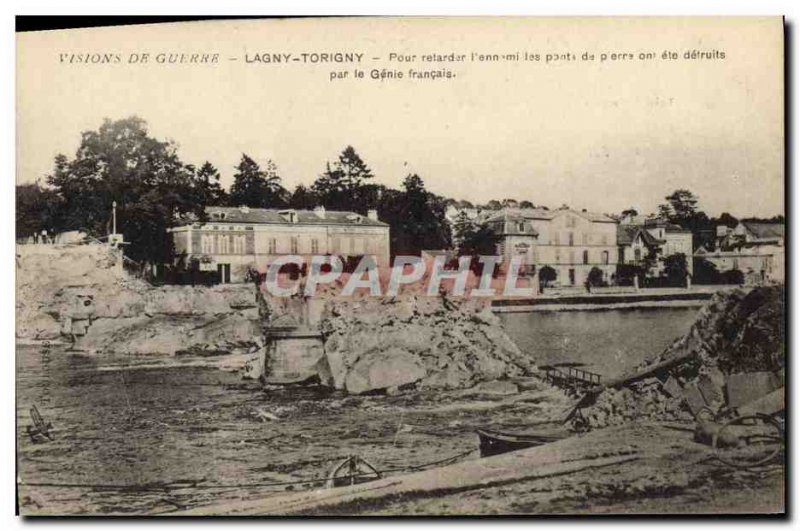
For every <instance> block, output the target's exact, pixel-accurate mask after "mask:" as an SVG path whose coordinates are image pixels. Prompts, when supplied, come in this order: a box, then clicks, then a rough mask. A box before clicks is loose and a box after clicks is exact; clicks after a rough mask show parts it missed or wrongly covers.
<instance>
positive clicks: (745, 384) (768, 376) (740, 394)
mask: <svg viewBox="0 0 800 531" xmlns="http://www.w3.org/2000/svg"><path fill="white" fill-rule="evenodd" d="M780 386H781V382H780V378H778V376H776V375H775V374H774V373H772V372H767V371H762V372H746V373H739V374H731V375H730V376H728V382H727V384H726V390H727V394H728V406H730V407H739V406H741V405H744V404H747V403H749V402H753V401H755V400H757V399H759V398H761V397H762V396H765V395H768V394H769V393H771V392H772V391H774V390H775V389H777V388H778V387H780Z"/></svg>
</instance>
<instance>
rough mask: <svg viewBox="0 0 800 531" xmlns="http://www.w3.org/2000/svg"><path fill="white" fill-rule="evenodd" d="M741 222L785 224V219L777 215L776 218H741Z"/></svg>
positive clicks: (781, 215)
mask: <svg viewBox="0 0 800 531" xmlns="http://www.w3.org/2000/svg"><path fill="white" fill-rule="evenodd" d="M741 221H754V222H756V223H786V218H785V217H784V216H783V214H778V215H777V216H772V217H771V218H758V217H752V216H751V217H749V218H742V219H741Z"/></svg>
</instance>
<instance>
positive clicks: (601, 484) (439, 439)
mask: <svg viewBox="0 0 800 531" xmlns="http://www.w3.org/2000/svg"><path fill="white" fill-rule="evenodd" d="M221 362H224V360H219V359H191V358H173V359H171V360H159V361H155V360H154V359H152V358H150V359H148V358H136V357H126V358H117V359H114V358H95V357H90V356H86V355H82V354H79V353H70V352H66V351H64V350H58V349H55V348H53V349H46V350H45V349H42V348H41V347H19V348H18V350H17V370H18V374H17V423H18V429H17V442H18V470H17V473H18V479H19V482H20V485H19V501H18V502H19V504H20V511H21V513H22V514H27V515H34V514H36V515H54V514H125V515H136V514H139V515H143V514H173V513H175V512H179V511H181V510H186V509H191V508H197V507H203V506H206V505H215V504H220V503H224V502H225V501H226V500H230V501H236V500H249V499H257V498H263V497H270V496H273V495H274V496H278V495H285V494H287V493H291V492H293V491H295V492H296V491H306V490H312V489H318V488H320V485H321V480H324V478H325V477H326V476H327V474H328V472H329V470H330V469H331V468H332V467H333V466H334V465H335V463H336V462H337V461H338V460H340V459H342V458H344V457H346V456H347V455H350V454H357V455H359V456H361V457H362V458H364V459H366V460H367V461H369V462H370V463H372V464H373V465H375V466H376V467H377V468H379V469H381V470H385V471H387V472H386V474H387V475H399V474H404V473H408V472H411V471H412V470H414V467H421V466H422V467H424V466H425V465H427V464H429V463H436V462H439V461H446V460H447V459H448V458H451V457H453V456H460V457H459V460H460V461H464V460H474V459H478V452H477V447H478V441H477V436H476V435H475V432H474V430H475V429H476V428H478V427H488V428H495V429H504V428H514V427H520V426H525V425H529V424H531V423H533V422H541V421H544V420H547V419H550V418H553V417H554V416H555V415H556V414H558V413H559V412H561V411H563V409H564V408H565V407H566V406H567V405H569V403H570V400H569V398H567V397H566V396H564V395H563V394H561V393H560V392H558V391H554V390H552V389H546V388H544V387H542V388H537V387H536V386H535V385H534V386H532V387H530V388H528V389H527V390H523V391H521V392H520V393H518V394H515V395H492V394H483V395H480V394H469V393H463V392H437V393H428V394H424V393H414V394H410V395H400V396H394V397H384V396H360V397H347V396H344V395H342V394H338V393H333V392H330V391H328V390H325V389H321V388H272V389H264V388H262V386H261V385H260V384H258V383H257V382H252V381H243V380H242V379H241V378H240V376H239V375H238V374H236V373H233V372H225V371H221V370H219V369H218V368H216V367H215V366H217V365H220V364H221ZM222 364H224V363H222ZM34 404H36V405H37V407H38V408H39V410H40V411H41V413H42V415H43V416H44V417H45V419H46V420H48V421H50V422H52V423H53V433H54V437H55V440H54V441H52V442H50V441H47V442H32V441H31V440H30V438H29V437H28V436H27V435H26V432H25V428H26V426H27V425H29V424H30V423H31V421H30V417H29V409H30V407H31V406H32V405H34ZM629 429H630V430H632V431H628V432H626V431H624V430H622V431H619V429H617V430H618V431H616V432H615V431H614V430H611V429H609V430H607V431H604V432H603V433H606V434H607V435H605V436H604V438H602V439H593V441H594V442H590V443H589V442H587V444H584V445H583V446H584V450H582V451H587V448H585V447H586V446H590V447H591V448H590V449H591V450H592V451H596V452H602V450H603V448H602V445H605V447H607V448H609V449H614V450H613V451H618V450H619V448H620V447H621V446H624V445H626V444H629V443H630V442H631V441H639V443H637V444H644V443H642V442H641V441H642V440H644V441H645V442H646V440H648V439H649V440H652V441H654V443H655V442H657V444H654V445H653V447H654V448H656V447H657V448H660V449H661V450H660V451H658V452H654V453H653V454H652V455H650V456H649V457H648V458H647V459H645V460H638V461H631V462H626V463H621V464H617V465H614V466H610V467H605V468H597V469H592V470H591V471H587V472H579V473H577V474H567V475H562V476H554V477H547V478H538V479H531V480H523V481H519V482H514V483H510V484H502V485H487V486H483V487H481V488H475V489H464V490H461V491H459V492H452V493H447V492H444V493H439V494H437V495H435V496H417V497H414V496H411V497H403V498H400V499H396V500H392V501H391V503H388V504H386V503H381V504H375V505H366V506H360V507H357V508H356V507H351V508H350V509H348V511H350V512H356V513H359V514H379V515H387V514H429V515H430V514H495V515H497V514H531V513H551V514H552V513H562V514H563V513H597V512H605V513H621V512H625V513H628V512H637V513H654V512H655V513H661V512H704V511H708V512H718V511H720V510H722V511H725V512H732V511H735V512H755V511H763V510H767V511H779V510H781V509H782V508H783V506H784V500H783V469H782V468H781V467H778V468H775V467H772V468H769V469H765V470H760V471H758V472H737V471H731V470H729V469H726V468H725V467H722V466H721V465H719V464H718V463H717V462H714V461H713V459H711V458H710V456H709V450H708V449H707V448H706V447H703V446H701V445H697V444H695V443H693V442H691V434H688V433H687V432H685V431H682V430H679V429H668V428H658V429H655V428H653V427H652V426H638V427H630V428H629ZM626 433H627V435H626ZM598 440H601V441H602V445H600V446H598V442H597V441H598ZM571 444H572V443H571ZM574 444H575V445H577V446H576V452H577V451H581V450H580V448H581V444H582V443H581V441H580V440H577V439H576V442H575V443H574ZM462 454H463V455H462ZM442 464H444V463H442ZM274 483H286V484H283V485H274ZM288 483H291V484H288Z"/></svg>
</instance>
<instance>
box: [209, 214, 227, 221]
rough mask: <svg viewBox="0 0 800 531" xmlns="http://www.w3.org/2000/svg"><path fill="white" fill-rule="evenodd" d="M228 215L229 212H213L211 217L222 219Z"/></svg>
mask: <svg viewBox="0 0 800 531" xmlns="http://www.w3.org/2000/svg"><path fill="white" fill-rule="evenodd" d="M226 217H228V214H227V212H212V213H211V219H215V220H219V221H222V220H224V219H225V218H226Z"/></svg>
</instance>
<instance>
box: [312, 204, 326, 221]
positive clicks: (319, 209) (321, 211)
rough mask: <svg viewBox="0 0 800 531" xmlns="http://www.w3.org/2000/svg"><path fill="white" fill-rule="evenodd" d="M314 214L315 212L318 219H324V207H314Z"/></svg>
mask: <svg viewBox="0 0 800 531" xmlns="http://www.w3.org/2000/svg"><path fill="white" fill-rule="evenodd" d="M314 214H316V215H317V217H318V218H319V219H325V207H324V206H322V205H320V206H318V207H314Z"/></svg>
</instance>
